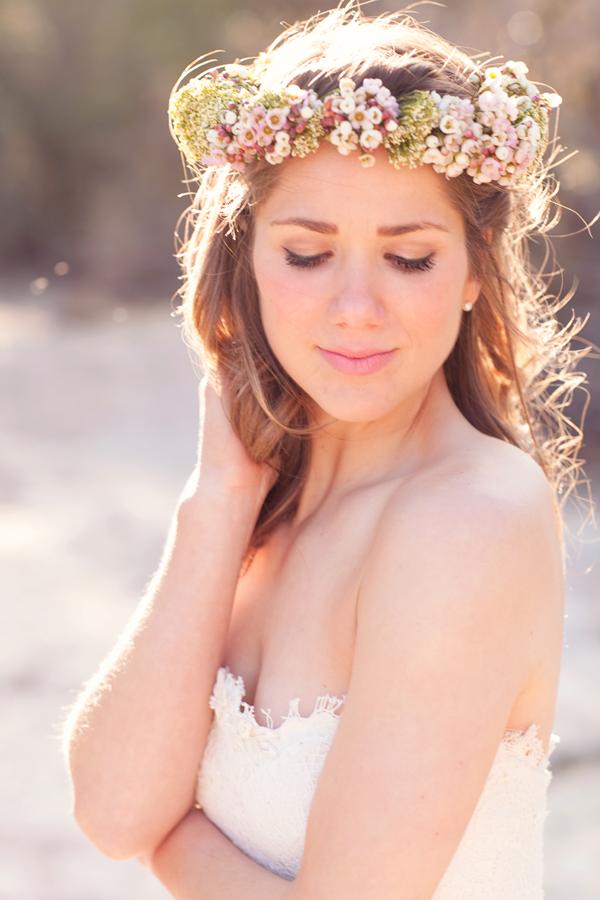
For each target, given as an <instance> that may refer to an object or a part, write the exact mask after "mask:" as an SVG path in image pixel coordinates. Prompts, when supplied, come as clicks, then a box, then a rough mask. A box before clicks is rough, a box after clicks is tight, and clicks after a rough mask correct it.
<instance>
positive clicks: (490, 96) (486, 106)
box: [477, 91, 506, 112]
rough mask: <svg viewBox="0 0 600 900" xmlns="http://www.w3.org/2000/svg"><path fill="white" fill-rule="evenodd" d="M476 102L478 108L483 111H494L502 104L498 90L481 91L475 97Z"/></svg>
mask: <svg viewBox="0 0 600 900" xmlns="http://www.w3.org/2000/svg"><path fill="white" fill-rule="evenodd" d="M505 96H506V95H505ZM477 102H478V105H479V108H480V109H483V110H484V111H485V112H495V111H496V110H497V109H500V108H501V106H502V97H501V94H500V91H482V92H481V94H479V97H478V98H477Z"/></svg>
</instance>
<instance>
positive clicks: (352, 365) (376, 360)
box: [318, 347, 396, 375]
mask: <svg viewBox="0 0 600 900" xmlns="http://www.w3.org/2000/svg"><path fill="white" fill-rule="evenodd" d="M318 350H319V352H320V353H321V355H322V356H323V357H324V359H326V360H327V362H328V363H330V365H332V366H333V368H334V369H337V370H338V372H344V373H345V374H347V375H368V374H370V373H371V372H376V371H377V370H378V369H381V368H382V367H383V366H385V365H387V363H388V362H389V361H390V360H391V359H392V358H393V356H394V354H395V352H396V350H395V348H394V349H393V350H385V351H376V352H375V353H369V354H368V355H363V356H347V355H346V353H347V352H348V351H346V353H339V352H338V351H337V350H324V349H323V348H322V347H319V348H318ZM355 352H356V351H355ZM362 352H363V353H364V352H365V351H362Z"/></svg>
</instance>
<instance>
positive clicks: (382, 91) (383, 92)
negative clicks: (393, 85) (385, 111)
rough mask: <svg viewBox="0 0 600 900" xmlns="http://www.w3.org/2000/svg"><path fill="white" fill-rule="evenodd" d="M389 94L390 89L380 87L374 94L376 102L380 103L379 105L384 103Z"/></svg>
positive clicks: (390, 93)
mask: <svg viewBox="0 0 600 900" xmlns="http://www.w3.org/2000/svg"><path fill="white" fill-rule="evenodd" d="M391 95H392V92H391V91H390V89H389V88H386V87H381V88H379V90H378V91H377V93H376V94H375V99H376V100H377V102H378V103H381V105H382V106H383V105H384V104H385V103H386V101H387V100H389V98H390V97H391Z"/></svg>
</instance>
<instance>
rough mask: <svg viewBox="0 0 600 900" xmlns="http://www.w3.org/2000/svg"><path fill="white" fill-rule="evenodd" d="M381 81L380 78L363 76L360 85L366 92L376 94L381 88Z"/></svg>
mask: <svg viewBox="0 0 600 900" xmlns="http://www.w3.org/2000/svg"><path fill="white" fill-rule="evenodd" d="M382 84H383V82H382V80H381V78H364V79H363V83H362V87H363V88H364V90H365V91H366V92H367V94H376V93H377V92H378V91H379V89H380V88H381V86H382Z"/></svg>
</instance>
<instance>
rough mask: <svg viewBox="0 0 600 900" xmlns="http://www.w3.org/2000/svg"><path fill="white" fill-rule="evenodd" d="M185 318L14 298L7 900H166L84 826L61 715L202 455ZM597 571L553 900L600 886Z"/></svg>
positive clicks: (587, 591) (599, 890) (5, 464)
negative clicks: (181, 324)
mask: <svg viewBox="0 0 600 900" xmlns="http://www.w3.org/2000/svg"><path fill="white" fill-rule="evenodd" d="M61 310H62V312H61ZM169 311H170V310H169V304H168V301H165V302H164V304H163V305H162V306H160V307H158V306H156V305H155V306H151V307H148V308H141V307H140V306H139V305H137V304H136V305H134V306H132V307H131V308H129V309H126V308H125V307H114V306H113V305H111V304H99V306H98V308H97V309H94V313H93V315H72V314H66V311H65V308H64V307H61V304H60V303H59V302H58V301H57V298H56V297H53V296H52V295H51V294H49V293H46V294H45V295H43V296H40V297H31V296H25V297H24V298H23V299H20V300H19V301H18V302H16V301H12V300H6V299H4V300H3V301H0V367H1V380H0V391H1V402H2V422H3V428H2V452H1V454H0V553H1V559H2V572H3V577H2V584H3V591H2V597H3V603H2V607H1V616H2V628H1V629H0V642H1V644H0V646H1V650H2V652H1V653H0V667H1V673H2V679H1V683H0V689H1V691H2V709H3V728H2V745H3V746H2V754H1V760H2V763H1V765H2V769H1V773H0V799H1V809H2V817H1V821H0V829H1V833H0V900H109V898H110V900H115V898H123V900H125V898H126V900H130V898H131V900H135V898H142V897H143V898H144V900H154V898H157V900H158V898H166V897H167V896H168V895H167V893H166V891H165V890H164V888H163V887H162V886H161V885H160V884H159V883H158V882H156V881H155V879H154V878H153V877H152V876H151V875H150V874H149V873H148V871H147V870H146V869H144V868H143V867H142V866H141V865H140V864H139V863H138V862H136V861H123V862H116V861H114V860H110V859H108V858H106V857H104V856H103V855H102V854H101V853H100V852H99V851H98V850H97V849H96V848H95V847H94V846H93V845H92V844H91V843H90V842H89V841H88V840H87V838H86V837H85V836H84V835H83V834H82V833H81V831H80V830H79V829H78V827H77V826H76V824H75V823H74V821H73V820H72V817H71V812H70V807H71V796H70V787H69V780H68V777H67V773H66V769H65V765H64V763H63V759H62V756H61V752H60V745H59V737H58V733H59V727H58V723H59V722H60V720H61V716H62V711H63V709H64V708H65V706H66V705H67V704H69V703H70V702H72V700H73V698H74V696H75V694H76V692H77V690H78V689H79V687H80V685H81V684H82V682H83V681H84V679H86V678H88V677H89V676H90V675H91V673H92V672H93V671H94V670H95V669H96V667H97V665H98V663H99V662H100V660H101V659H102V658H103V657H104V655H105V654H106V653H107V652H108V650H109V649H110V647H111V646H112V644H113V643H114V640H115V639H116V636H117V634H118V633H119V632H120V630H121V628H122V627H123V626H124V625H125V623H126V622H127V620H128V619H129V616H130V614H131V613H132V611H133V609H134V607H135V605H136V603H137V601H138V599H139V596H140V594H141V591H142V589H143V587H144V585H145V583H146V581H147V579H148V578H149V576H150V575H151V573H152V572H153V571H154V569H155V567H156V565H157V563H158V560H159V557H160V553H161V550H162V546H163V542H164V539H165V536H166V531H167V526H168V523H169V521H170V517H171V514H172V511H173V509H174V505H175V502H176V500H177V497H178V495H179V492H180V490H181V488H182V486H183V484H184V483H185V480H186V478H187V476H188V474H189V472H190V470H191V468H192V466H193V464H194V454H195V441H196V429H197V409H196V376H195V375H194V373H193V369H192V366H191V363H190V360H189V358H188V355H187V351H186V348H185V347H184V345H183V343H182V340H181V334H180V331H179V330H178V329H177V327H176V325H175V320H174V319H172V318H169ZM589 455H590V454H589V453H588V457H589ZM590 474H591V473H590ZM596 484H598V481H596ZM596 493H598V488H596ZM587 540H588V541H593V540H595V541H597V542H598V541H600V535H599V534H598V533H597V532H596V531H593V530H589V533H588V536H587ZM599 564H600V544H599V543H596V544H593V543H588V544H582V545H581V550H580V553H579V556H574V557H573V560H572V562H571V563H570V569H571V573H570V576H569V593H568V613H567V616H568V617H567V620H566V631H565V635H566V637H565V645H564V662H563V675H562V679H561V690H560V695H559V704H558V709H557V717H556V722H555V727H554V731H555V732H557V733H558V734H559V735H560V738H561V742H560V744H559V745H558V747H557V749H556V750H555V751H554V755H553V757H552V760H553V772H554V777H553V781H552V783H551V786H550V794H549V804H550V815H549V817H548V820H547V825H546V897H547V900H585V898H590V900H591V898H592V897H598V896H600V871H599V870H598V867H597V858H598V853H599V851H600V766H599V760H600V701H599V700H598V694H597V690H598V685H599V684H600V653H599V644H600V627H599V626H600V606H599V603H598V600H599V598H600V590H599V588H600V570H599ZM507 900H509V898H507Z"/></svg>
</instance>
